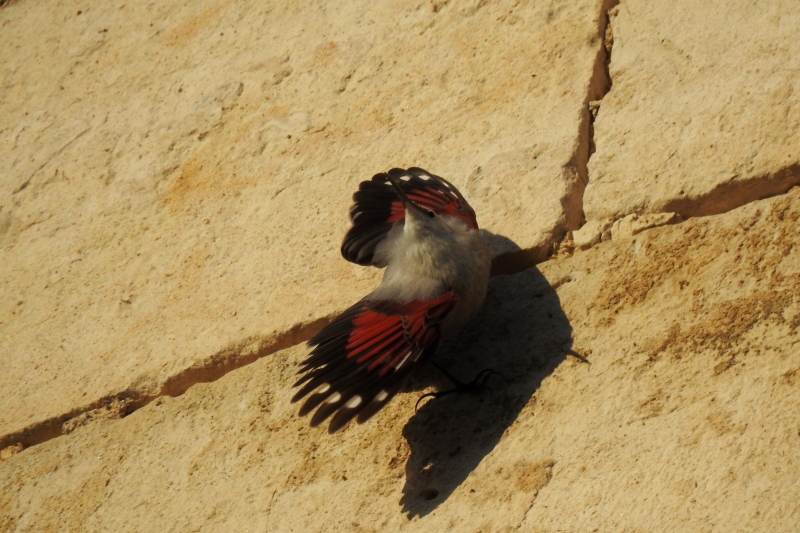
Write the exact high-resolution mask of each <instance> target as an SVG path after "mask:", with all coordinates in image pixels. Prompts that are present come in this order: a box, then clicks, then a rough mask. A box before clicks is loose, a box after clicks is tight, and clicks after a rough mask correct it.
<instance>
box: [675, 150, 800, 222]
mask: <svg viewBox="0 0 800 533" xmlns="http://www.w3.org/2000/svg"><path fill="white" fill-rule="evenodd" d="M798 185H800V163H792V164H791V165H788V166H786V167H784V168H782V169H780V170H779V171H777V172H774V173H769V174H763V175H760V176H754V177H751V178H746V179H737V180H731V181H728V182H725V183H720V184H718V185H717V186H716V187H714V188H713V189H712V190H711V191H709V192H708V193H706V194H704V195H702V196H699V197H694V198H675V199H673V200H670V201H668V202H667V203H666V204H664V206H663V207H662V208H661V209H660V210H659V211H661V212H666V213H677V214H679V215H680V216H682V217H683V218H685V219H688V218H691V217H704V216H712V215H721V214H723V213H727V212H729V211H733V210H734V209H736V208H739V207H742V206H744V205H747V204H749V203H752V202H756V201H758V200H764V199H767V198H772V197H774V196H780V195H782V194H786V193H787V192H789V190H790V189H791V188H792V187H795V186H798Z"/></svg>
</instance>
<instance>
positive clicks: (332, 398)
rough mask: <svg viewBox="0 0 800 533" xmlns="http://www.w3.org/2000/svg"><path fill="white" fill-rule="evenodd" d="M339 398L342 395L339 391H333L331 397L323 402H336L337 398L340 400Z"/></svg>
mask: <svg viewBox="0 0 800 533" xmlns="http://www.w3.org/2000/svg"><path fill="white" fill-rule="evenodd" d="M341 399H342V395H341V393H339V392H335V393H333V394H332V395H331V397H330V398H328V399H327V400H325V403H336V402H338V401H339V400H341Z"/></svg>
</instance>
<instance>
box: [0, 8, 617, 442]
mask: <svg viewBox="0 0 800 533" xmlns="http://www.w3.org/2000/svg"><path fill="white" fill-rule="evenodd" d="M603 9H604V7H603V2H602V1H601V0H571V1H569V2H560V1H559V2H555V1H553V2H544V3H542V2H537V3H530V4H520V3H519V2H512V1H505V2H491V3H486V2H483V1H477V0H473V1H468V2H458V3H456V2H452V3H448V2H446V1H445V2H430V3H429V2H407V3H404V2H389V3H386V2H366V1H364V2H347V3H345V4H343V5H337V7H336V8H335V9H334V8H333V7H332V6H331V4H330V2H313V3H304V4H303V5H302V6H300V5H299V4H297V3H296V2H289V1H282V2H268V3H264V2H252V1H251V2H232V1H230V0H228V1H221V0H218V1H212V0H207V1H201V2H191V3H188V4H187V3H184V2H166V3H164V2H162V3H155V4H154V3H149V4H148V3H131V2H127V3H121V2H110V3H108V2H107V3H100V4H92V5H88V4H86V3H83V2H74V1H67V2H55V1H42V2H24V1H17V2H9V3H6V4H5V5H3V6H2V9H1V10H0V27H2V31H0V80H1V81H0V116H2V117H3V121H2V124H0V161H2V163H0V165H2V167H1V168H2V171H0V246H2V252H0V253H1V254H2V260H1V261H0V290H1V291H2V294H3V298H2V299H0V353H1V354H2V356H1V357H0V447H3V446H4V445H6V444H13V443H15V442H23V443H24V444H26V445H27V444H33V443H36V442H39V441H41V440H44V439H46V438H50V437H53V436H55V435H58V434H59V433H61V432H62V431H63V430H64V428H62V424H63V423H65V422H68V421H69V420H70V419H72V418H75V417H80V416H83V413H84V412H88V411H89V410H91V411H93V412H95V411H97V410H101V411H102V410H103V409H106V410H109V409H110V411H114V412H117V413H118V414H120V415H124V414H125V412H126V411H128V410H130V409H133V408H135V407H137V406H138V405H142V404H143V403H145V402H147V401H148V400H150V399H152V398H153V397H156V396H158V395H161V394H178V393H180V392H182V391H183V390H185V388H186V387H188V386H189V385H191V384H192V383H195V382H198V381H209V380H213V379H216V378H217V377H219V375H221V374H223V373H224V372H226V371H228V370H230V369H231V368H235V367H237V366H241V365H243V364H246V363H249V362H252V361H253V360H255V359H257V358H258V357H259V356H263V355H264V354H266V353H269V352H271V351H275V350H277V349H279V348H283V347H287V346H290V345H292V344H294V343H296V342H299V340H301V339H303V338H307V337H308V334H309V332H311V331H313V330H314V329H315V328H318V327H319V326H320V325H321V324H322V323H324V321H325V320H326V317H328V316H330V315H331V314H333V313H335V312H337V311H340V310H342V309H344V308H346V307H347V306H348V305H349V304H351V303H352V302H353V301H355V300H356V299H358V298H359V297H360V296H362V295H363V294H365V293H366V292H368V291H369V290H370V288H371V287H373V286H374V285H375V283H376V281H377V278H378V276H379V272H377V271H376V270H374V269H365V268H361V267H355V266H353V265H350V264H348V263H346V262H345V261H344V260H342V259H341V257H340V255H339V251H338V248H339V243H340V242H341V238H342V236H343V234H344V232H345V230H346V228H347V208H348V207H349V203H350V197H351V195H352V193H353V192H354V190H355V189H356V187H357V184H358V182H359V181H361V180H364V179H369V178H370V177H371V176H372V174H374V173H375V172H380V171H384V170H387V169H388V168H390V167H392V166H410V165H418V166H422V167H425V168H428V169H429V170H431V171H433V172H436V173H438V174H441V175H443V176H445V177H447V178H449V179H450V180H451V181H453V182H454V183H455V184H456V185H457V186H459V187H461V188H462V189H463V190H464V192H465V194H467V195H468V197H469V199H470V201H471V202H472V204H473V206H474V207H475V208H476V210H477V212H478V218H479V222H480V223H481V225H482V227H484V228H486V229H487V230H488V231H489V232H491V233H493V234H496V235H497V237H496V238H494V243H495V244H496V249H497V250H498V252H503V251H509V250H517V249H518V248H519V247H522V248H523V249H526V250H533V251H541V250H544V251H545V254H544V255H546V251H547V250H549V249H550V247H551V245H552V244H553V242H555V241H556V240H558V239H559V238H560V237H561V235H563V233H564V232H565V231H567V230H568V229H574V228H575V227H576V224H577V221H578V220H579V218H580V213H579V211H577V210H576V209H575V206H576V205H577V206H579V204H580V195H581V193H582V189H583V185H584V183H585V169H582V168H581V165H583V164H585V159H586V156H587V155H588V137H587V134H588V121H587V111H586V109H585V108H586V106H585V101H586V100H587V99H588V98H590V97H591V98H596V97H597V96H596V95H594V96H593V94H594V93H596V92H597V90H598V89H597V87H599V85H598V84H599V83H600V82H598V81H597V75H596V71H597V68H598V65H599V63H598V61H599V59H600V58H601V57H602V54H603V49H602V46H601V40H600V39H599V35H600V34H601V31H602V28H603V24H604V16H603ZM581 173H583V175H581ZM468 178H469V179H468ZM568 209H569V210H570V211H569V212H567V210H568ZM540 255H541V254H540ZM120 405H121V406H122V407H121V408H120V407H119V406H120ZM109 406H111V407H109ZM115 406H116V407H115ZM126 406H127V407H126ZM87 416H88V415H87ZM73 425H74V424H73V423H72V422H70V425H69V426H68V427H67V428H66V429H67V430H69V429H71V428H72V426H73Z"/></svg>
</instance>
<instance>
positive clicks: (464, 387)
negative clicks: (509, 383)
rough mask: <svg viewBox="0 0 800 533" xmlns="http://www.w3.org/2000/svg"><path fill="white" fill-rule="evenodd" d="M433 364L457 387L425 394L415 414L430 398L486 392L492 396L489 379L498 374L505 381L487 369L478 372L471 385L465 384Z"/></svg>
mask: <svg viewBox="0 0 800 533" xmlns="http://www.w3.org/2000/svg"><path fill="white" fill-rule="evenodd" d="M431 364H432V365H433V366H435V367H436V368H437V369H439V372H441V373H442V374H444V375H445V376H447V379H449V380H450V381H452V382H453V385H455V386H454V387H453V388H452V389H448V390H445V391H437V392H429V393H427V394H423V395H422V396H420V397H419V400H417V404H416V405H415V406H414V411H415V412H416V411H417V410H418V409H419V402H421V401H422V400H424V399H425V398H429V397H430V398H434V399H436V398H441V397H442V396H447V395H448V394H453V393H458V394H473V395H476V396H477V395H479V394H480V393H482V392H483V391H485V390H488V391H489V394H490V395H491V394H492V389H491V388H489V386H488V385H487V384H486V383H487V382H488V381H489V378H490V377H492V376H494V375H495V374H497V375H498V376H500V377H501V378H503V379H505V377H504V376H503V374H501V373H500V372H498V371H496V370H493V369H491V368H485V369H483V370H481V371H480V372H478V375H477V376H475V379H473V380H472V381H470V382H469V383H464V382H462V381H459V380H457V379H456V378H454V377H453V376H452V375H450V373H449V372H448V371H447V370H445V369H444V368H442V367H441V366H439V365H438V364H436V363H434V362H433V361H431Z"/></svg>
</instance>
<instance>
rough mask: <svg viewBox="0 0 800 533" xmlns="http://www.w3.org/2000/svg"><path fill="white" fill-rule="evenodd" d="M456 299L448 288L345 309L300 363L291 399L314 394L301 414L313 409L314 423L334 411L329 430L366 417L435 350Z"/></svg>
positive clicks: (317, 336) (312, 420) (331, 430)
mask: <svg viewBox="0 0 800 533" xmlns="http://www.w3.org/2000/svg"><path fill="white" fill-rule="evenodd" d="M455 301H456V300H455V295H454V294H453V293H452V292H448V293H446V294H444V295H443V296H441V297H440V298H437V299H436V300H429V301H414V302H410V303H407V304H402V305H398V304H394V303H391V302H385V301H379V302H370V301H364V300H362V301H361V302H359V303H358V304H356V305H354V306H353V307H351V308H350V309H348V310H347V311H345V312H344V313H343V314H342V315H340V316H339V317H338V318H336V320H334V321H333V322H331V324H329V325H328V326H327V327H325V328H324V329H323V330H322V331H320V332H319V333H318V334H317V335H315V336H314V338H312V339H311V340H310V341H309V344H310V345H311V346H313V347H314V349H313V350H312V351H311V353H310V354H309V355H308V357H307V358H306V360H305V361H303V363H302V367H301V369H300V372H299V373H301V374H303V376H302V377H301V378H300V379H299V380H298V381H297V383H295V386H296V387H297V386H301V385H302V387H301V389H300V390H299V391H298V392H297V394H295V396H294V397H293V398H292V402H296V401H298V400H300V399H302V398H304V397H305V396H308V395H309V394H311V393H313V394H311V396H309V397H308V399H307V400H306V401H305V403H304V404H303V406H302V407H301V408H300V415H301V416H303V415H305V414H307V413H309V412H311V411H313V410H314V409H316V412H315V413H314V415H313V416H312V417H311V425H312V426H316V425H318V424H320V423H321V422H323V421H324V420H325V419H326V418H328V417H329V416H330V415H332V414H334V413H336V414H335V415H334V417H333V419H332V420H331V422H330V425H329V427H328V431H330V432H331V433H333V432H335V431H337V430H338V429H340V428H341V427H343V426H344V425H345V424H347V422H349V421H350V420H352V419H353V418H354V417H356V416H358V422H359V423H361V422H364V421H365V420H367V419H368V418H369V417H371V416H372V415H373V414H375V413H376V412H377V411H378V410H380V409H381V408H382V407H383V406H384V405H386V403H387V402H388V401H389V400H390V399H391V398H392V396H394V395H395V393H397V391H398V390H400V387H401V386H402V384H403V382H404V381H405V377H406V376H408V374H409V373H410V371H411V370H412V369H413V368H414V367H415V366H416V364H417V363H419V362H421V361H423V360H424V359H426V358H427V357H429V356H430V355H431V354H433V352H434V351H435V350H436V347H437V345H438V343H439V335H440V331H439V330H440V324H441V321H442V320H443V319H444V317H445V316H447V313H449V312H450V310H451V309H452V308H453V306H454V305H455Z"/></svg>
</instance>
